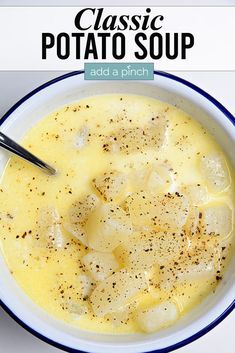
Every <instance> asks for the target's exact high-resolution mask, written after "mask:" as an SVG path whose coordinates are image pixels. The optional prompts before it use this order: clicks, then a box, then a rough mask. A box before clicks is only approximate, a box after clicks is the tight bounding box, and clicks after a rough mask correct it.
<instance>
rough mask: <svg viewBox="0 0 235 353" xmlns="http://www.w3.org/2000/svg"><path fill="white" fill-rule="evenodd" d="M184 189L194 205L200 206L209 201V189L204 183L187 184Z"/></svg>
mask: <svg viewBox="0 0 235 353" xmlns="http://www.w3.org/2000/svg"><path fill="white" fill-rule="evenodd" d="M182 190H183V192H184V193H185V194H186V195H187V196H188V197H189V201H190V203H191V204H192V205H193V206H199V205H202V204H204V203H206V202H207V201H208V193H207V189H206V187H205V186H203V185H200V184H192V185H186V186H184V187H183V189H182Z"/></svg>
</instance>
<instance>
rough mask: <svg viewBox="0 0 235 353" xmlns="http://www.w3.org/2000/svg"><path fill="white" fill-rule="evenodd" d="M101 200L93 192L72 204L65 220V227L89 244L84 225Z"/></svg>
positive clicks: (85, 243) (82, 241) (83, 242)
mask: <svg viewBox="0 0 235 353" xmlns="http://www.w3.org/2000/svg"><path fill="white" fill-rule="evenodd" d="M98 203H99V200H98V198H97V196H96V195H94V194H91V195H87V196H85V197H84V198H83V199H81V200H79V201H77V202H75V203H73V204H72V206H71V209H70V210H69V214H68V216H67V219H66V220H65V222H64V224H63V225H64V228H65V229H66V230H67V231H68V232H69V233H70V234H72V235H73V236H74V237H75V238H77V239H78V240H80V241H81V243H82V244H84V245H87V236H86V232H85V230H84V226H85V224H86V222H87V219H88V217H89V215H90V214H91V213H92V212H93V211H94V209H95V208H96V207H97V205H98Z"/></svg>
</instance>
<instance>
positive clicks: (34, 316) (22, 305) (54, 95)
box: [0, 74, 235, 353]
mask: <svg viewBox="0 0 235 353" xmlns="http://www.w3.org/2000/svg"><path fill="white" fill-rule="evenodd" d="M106 93H109V94H110V93H131V94H139V95H146V96H151V97H154V98H156V99H160V100H162V101H165V102H168V103H170V104H172V105H176V106H178V107H179V108H181V109H182V110H184V111H185V112H187V113H189V114H190V115H192V116H193V117H194V118H195V119H197V120H198V121H199V122H201V123H202V124H203V125H204V126H205V127H206V128H207V129H208V130H209V131H210V132H211V133H212V134H213V135H214V136H215V138H216V139H217V140H218V142H219V143H220V144H221V146H222V147H223V149H224V150H225V152H226V153H227V155H228V156H229V157H230V159H231V162H232V164H233V165H234V166H235V154H234V153H233V151H234V143H235V126H234V125H233V124H232V122H231V121H230V120H229V119H228V118H226V116H225V115H224V114H223V112H221V111H220V109H218V107H216V106H215V105H214V104H213V103H212V102H210V101H209V100H208V99H206V98H205V97H203V96H202V95H201V94H199V93H198V92H196V91H194V90H192V89H191V88H189V87H187V86H185V85H183V84H182V83H180V82H177V81H174V80H172V79H170V78H167V77H162V76H156V77H155V80H154V81H149V82H148V83H146V82H143V83H136V82H134V83H132V82H121V81H115V82H112V81H109V82H96V83H94V82H90V81H84V79H83V74H79V75H74V76H71V77H68V78H66V79H63V80H60V81H58V82H56V83H54V84H52V85H49V86H47V87H46V88H44V89H43V90H40V91H38V92H37V94H35V95H33V96H31V97H30V98H29V99H28V100H26V101H25V102H23V103H22V104H21V105H20V106H18V108H17V109H16V110H14V111H13V112H12V114H11V115H10V116H9V117H8V118H7V119H6V120H5V121H4V122H3V124H2V125H1V130H2V131H3V132H5V133H6V134H8V135H9V136H11V137H12V138H14V139H15V140H20V139H21V138H22V137H23V136H24V134H25V133H26V132H27V131H28V130H29V129H30V128H31V127H32V126H33V125H35V123H36V122H37V121H39V120H40V119H42V118H43V117H44V116H45V115H47V114H49V113H50V112H52V111H54V110H55V109H57V108H58V107H60V106H63V105H65V104H68V103H71V102H74V101H78V100H79V99H81V98H84V97H87V96H90V95H97V94H106ZM8 159H9V154H8V153H6V152H4V151H2V150H1V151H0V175H2V173H3V171H4V168H5V166H6V163H7V161H8ZM234 265H235V257H234V258H233V260H232V262H231V264H230V266H229V268H228V270H227V272H226V274H225V276H224V279H223V281H222V282H221V283H220V285H219V286H218V288H217V290H216V293H215V294H211V295H210V296H209V297H208V298H207V299H206V300H204V301H203V302H202V303H201V304H200V305H199V306H197V307H196V308H195V309H194V310H193V311H191V312H190V314H189V315H186V316H185V317H184V318H182V319H181V320H180V321H179V322H178V323H176V324H175V325H174V326H173V327H170V328H168V329H165V330H162V331H160V332H158V333H155V334H150V335H142V334H135V335H122V336H114V335H105V334H95V333H93V332H92V333H91V332H85V331H81V330H79V329H77V328H74V327H71V326H69V325H67V324H65V323H63V322H60V321H58V320H56V319H55V318H53V317H51V316H49V315H48V314H47V313H46V312H44V311H43V310H42V309H40V308H39V307H37V306H36V305H35V304H34V303H33V302H32V301H31V300H30V299H29V298H28V297H27V296H26V295H25V294H24V293H23V291H22V290H21V289H20V287H19V286H18V284H17V283H16V282H15V281H14V279H13V278H12V276H11V275H10V273H9V269H8V267H7V265H6V262H5V260H4V258H3V256H1V254H0V299H1V300H2V301H3V303H5V305H6V306H7V307H8V308H10V310H11V311H12V312H13V313H14V314H15V315H16V316H17V317H18V318H20V320H22V321H23V322H24V323H25V324H26V325H28V326H30V327H31V328H32V329H34V330H35V331H37V332H39V333H40V334H42V335H43V336H45V337H47V338H49V339H52V340H53V341H55V342H58V343H59V344H62V345H65V346H67V347H71V348H75V349H80V350H84V351H88V352H90V351H91V352H102V353H104V352H106V351H107V352H108V351H110V349H111V348H112V350H113V351H114V352H119V353H120V352H126V351H127V349H128V350H129V352H143V351H150V350H154V349H161V348H165V347H169V346H172V345H174V344H176V343H178V342H180V341H184V340H185V339H187V338H188V337H191V336H192V335H195V334H197V333H198V332H199V331H200V330H202V329H203V328H205V327H206V326H208V325H209V324H211V323H212V322H214V320H216V319H217V318H218V317H220V316H221V315H222V314H223V312H224V311H225V310H226V309H227V308H228V307H229V306H230V305H231V303H232V302H233V301H234V290H235V281H234V279H235V273H234V271H233V268H234ZM127 347H128V348H127Z"/></svg>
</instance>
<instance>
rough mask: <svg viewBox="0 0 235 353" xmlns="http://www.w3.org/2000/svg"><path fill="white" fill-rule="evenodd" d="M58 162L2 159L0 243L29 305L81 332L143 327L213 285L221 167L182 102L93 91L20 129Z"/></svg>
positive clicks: (218, 255)
mask: <svg viewBox="0 0 235 353" xmlns="http://www.w3.org/2000/svg"><path fill="white" fill-rule="evenodd" d="M23 145H24V146H25V147H26V148H28V149H29V150H31V151H32V152H33V153H35V154H36V155H38V156H39V157H41V158H42V159H44V160H45V161H47V162H48V163H49V164H51V165H52V166H55V167H56V168H57V170H58V173H57V175H56V176H47V175H46V174H44V173H43V172H41V171H40V170H38V169H37V168H35V167H33V166H31V165H29V164H27V163H26V162H24V161H22V160H20V159H18V158H15V157H12V158H11V159H10V160H9V162H8V165H7V167H6V169H5V172H4V174H3V177H2V179H1V184H0V243H1V249H2V251H3V254H4V256H5V259H6V261H7V264H8V266H9V269H10V271H11V273H12V275H13V276H14V278H15V279H16V280H17V282H18V283H19V285H20V286H21V287H22V288H23V290H24V291H25V292H26V293H27V294H28V296H29V297H30V298H32V300H33V301H34V302H36V303H37V304H38V305H39V306H41V307H42V308H43V309H45V310H46V311H47V312H49V313H50V314H52V315H54V316H56V317H57V318H59V319H61V320H64V321H66V322H68V323H70V324H72V325H77V326H78V327H80V328H82V329H86V330H94V331H99V332H105V333H108V332H110V333H130V332H139V331H144V332H152V331H156V330H158V329H161V328H163V327H166V326H169V325H172V324H173V323H174V322H175V321H176V320H177V319H179V318H180V317H182V316H183V315H184V314H185V313H187V312H188V311H190V310H191V309H192V308H193V307H195V306H196V305H197V304H199V303H200V302H201V301H202V300H203V299H204V298H205V297H206V296H207V295H208V294H209V293H212V295H213V292H214V291H215V288H216V286H217V285H218V283H219V282H220V280H221V279H222V277H223V272H224V268H225V267H226V264H227V262H228V260H229V258H230V256H231V254H232V244H233V233H234V232H233V210H234V199H233V195H234V185H233V182H232V180H233V178H232V173H233V171H232V169H231V166H230V164H229V161H228V160H227V158H226V156H225V155H224V153H223V151H222V150H221V148H220V146H219V145H218V144H217V143H216V141H215V140H214V138H213V137H212V136H211V135H210V134H209V133H208V132H207V131H205V129H204V128H203V127H202V126H201V125H200V124H199V123H198V122H196V121H195V120H193V119H192V118H191V117H190V116H188V115H187V114H186V113H184V112H183V111H181V110H179V109H177V108H176V107H173V106H171V105H168V104H166V103H163V102H160V101H157V100H154V99H152V98H149V97H144V96H132V95H116V94H115V95H104V96H93V97H89V98H86V99H83V100H81V101H79V102H77V103H74V104H71V105H68V106H65V107H63V108H61V109H59V110H58V111H56V112H53V113H52V114H51V115H49V116H47V117H45V118H44V119H42V120H41V121H40V122H39V123H38V124H37V125H36V126H35V127H34V128H32V129H31V130H30V131H28V133H27V135H26V136H25V138H24V140H23Z"/></svg>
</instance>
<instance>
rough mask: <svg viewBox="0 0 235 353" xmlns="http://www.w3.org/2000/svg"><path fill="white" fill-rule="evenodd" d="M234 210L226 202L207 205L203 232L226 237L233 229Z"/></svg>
mask: <svg viewBox="0 0 235 353" xmlns="http://www.w3.org/2000/svg"><path fill="white" fill-rule="evenodd" d="M232 227H233V226H232V210H231V208H230V207H229V206H228V205H226V204H222V203H221V204H215V205H211V206H207V207H206V208H205V209H204V211H203V212H202V232H203V233H204V234H207V235H219V236H222V237H226V236H227V235H229V234H230V233H231V231H232Z"/></svg>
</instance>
